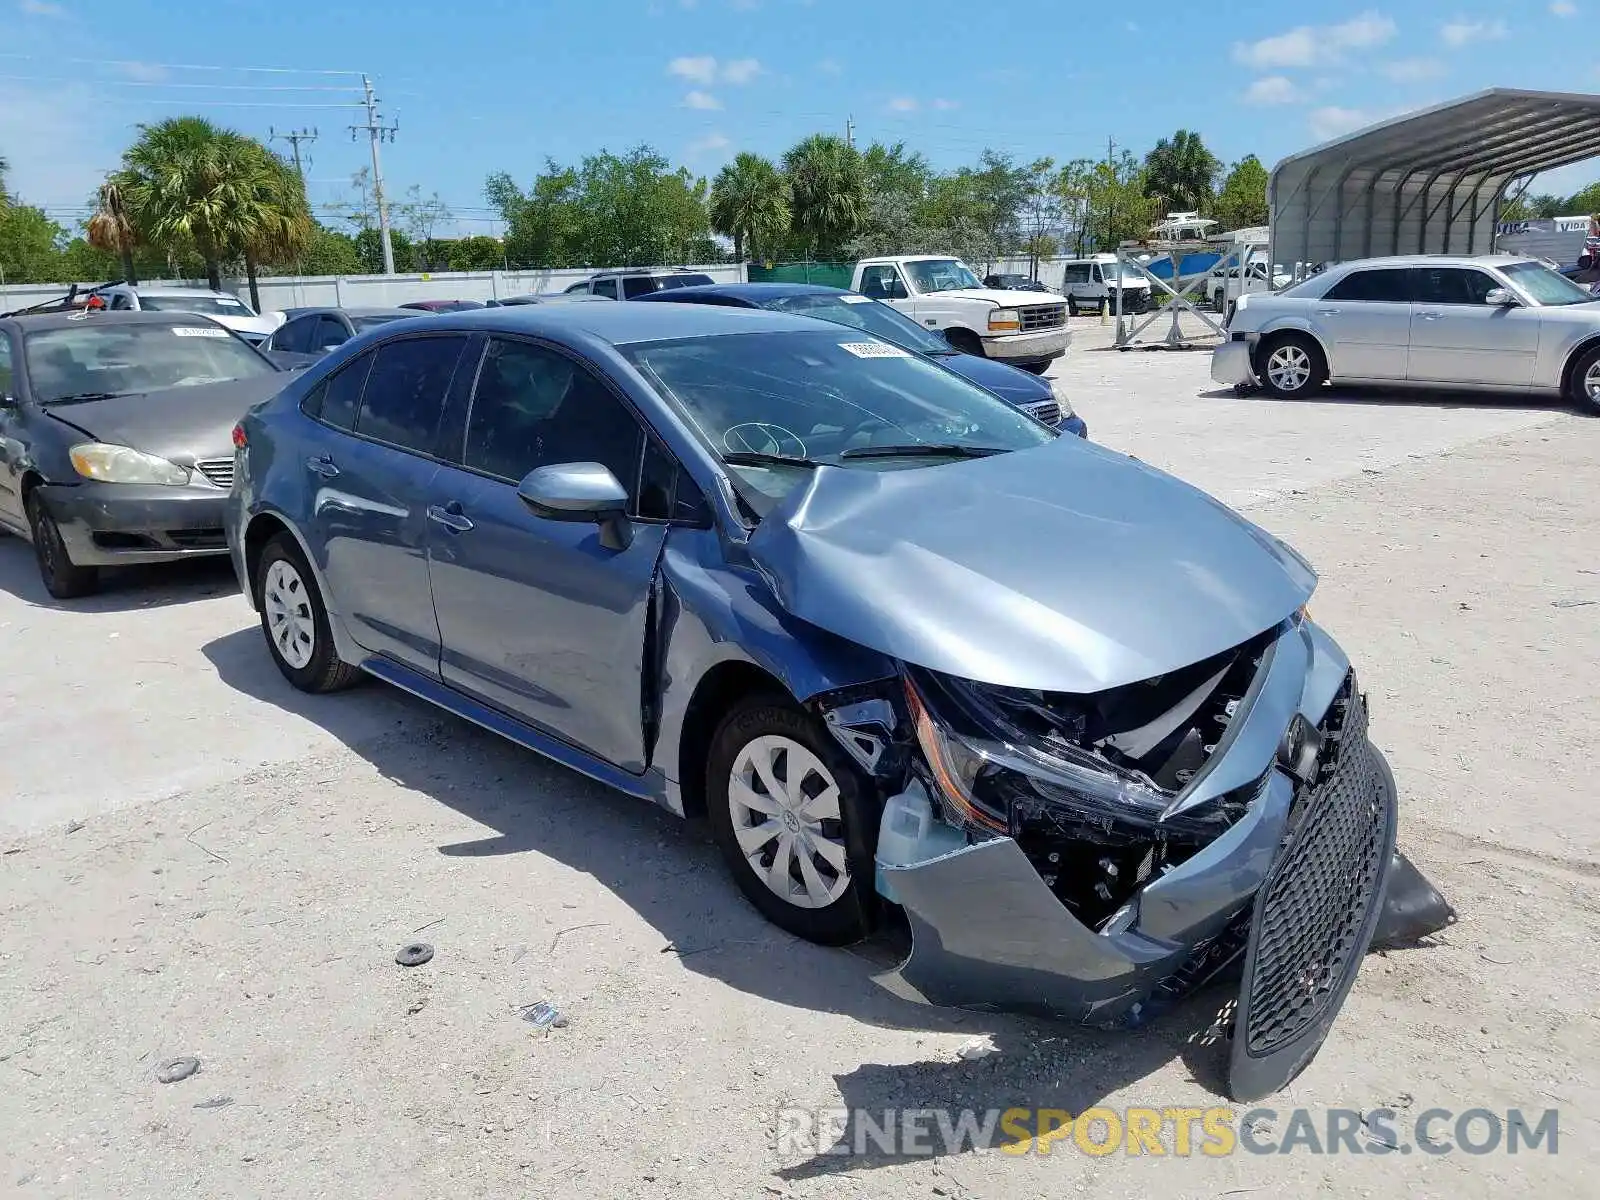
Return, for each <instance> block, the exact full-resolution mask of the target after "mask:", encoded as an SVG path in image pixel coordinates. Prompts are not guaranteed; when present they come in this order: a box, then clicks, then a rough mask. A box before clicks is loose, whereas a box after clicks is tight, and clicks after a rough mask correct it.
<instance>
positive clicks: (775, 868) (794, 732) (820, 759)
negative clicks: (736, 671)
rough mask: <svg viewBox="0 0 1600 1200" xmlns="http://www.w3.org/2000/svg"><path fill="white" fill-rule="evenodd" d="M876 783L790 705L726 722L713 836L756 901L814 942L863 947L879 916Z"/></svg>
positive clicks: (715, 783) (711, 777)
mask: <svg viewBox="0 0 1600 1200" xmlns="http://www.w3.org/2000/svg"><path fill="white" fill-rule="evenodd" d="M872 797H873V792H872V788H871V784H870V783H869V782H868V781H867V780H866V779H865V778H864V777H863V776H862V775H861V773H860V772H859V771H858V770H857V769H856V767H855V765H854V764H853V763H852V762H850V760H849V759H848V758H847V757H846V756H845V754H844V752H843V751H842V750H841V749H840V748H839V746H838V744H837V743H835V742H834V740H833V738H832V737H831V736H830V735H829V734H828V732H827V730H825V729H824V728H822V726H821V725H820V724H819V723H818V722H817V721H816V720H815V719H814V718H813V717H811V716H810V714H808V713H806V712H804V711H802V710H801V709H800V708H798V707H797V706H796V705H795V704H794V703H793V702H792V701H790V700H789V699H788V698H787V697H782V696H778V695H762V696H753V697H750V698H747V699H745V700H743V701H741V702H740V703H739V704H737V705H736V706H735V707H734V708H733V710H732V711H730V712H729V713H728V715H727V716H726V717H724V718H723V721H722V724H721V725H720V726H719V727H718V729H717V733H716V736H715V737H714V738H713V739H712V742H711V751H710V754H709V756H708V758H707V762H706V801H707V809H708V814H709V816H710V820H711V827H712V831H713V832H714V834H715V835H716V839H717V844H718V846H719V847H720V848H721V850H722V854H723V857H724V858H725V859H726V860H727V863H728V868H729V870H730V871H732V873H733V877H734V881H735V882H736V883H737V884H738V885H739V889H740V890H741V891H742V892H744V894H745V896H746V897H747V898H748V899H749V901H750V902H751V903H752V904H754V905H755V906H756V908H757V909H759V910H760V911H761V913H762V915H763V916H765V917H766V918H767V919H768V920H769V921H771V922H772V923H773V924H775V925H777V926H779V927H780V928H782V929H786V930H788V931H789V932H790V933H792V934H795V935H796V936H797V937H802V938H805V939H806V940H807V941H811V942H819V943H821V944H823V945H828V946H839V945H844V944H846V943H849V942H854V941H859V940H860V939H861V938H863V937H865V936H866V935H867V934H868V933H869V932H870V931H871V928H872V919H873V915H874V913H875V911H876V907H877V902H876V891H875V886H874V880H873V876H874V865H873V857H872V845H873V842H874V841H875V840H876V833H877V829H876V821H877V815H878V814H877V806H876V805H875V804H874V803H873V802H872Z"/></svg>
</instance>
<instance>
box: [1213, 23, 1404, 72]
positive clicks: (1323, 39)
mask: <svg viewBox="0 0 1600 1200" xmlns="http://www.w3.org/2000/svg"><path fill="white" fill-rule="evenodd" d="M1394 34H1395V24H1394V21H1393V20H1392V19H1391V18H1389V17H1387V16H1384V15H1383V14H1382V13H1379V12H1371V11H1369V12H1364V13H1362V14H1360V15H1359V16H1356V17H1352V18H1351V19H1350V20H1348V21H1344V22H1341V23H1340V24H1338V25H1301V26H1299V27H1297V28H1295V29H1291V30H1289V31H1288V32H1287V33H1280V34H1277V35H1275V36H1273V37H1267V38H1262V39H1261V40H1260V41H1255V42H1238V43H1236V44H1235V45H1234V47H1233V57H1234V58H1235V59H1237V60H1238V61H1239V62H1242V63H1244V64H1245V65H1247V66H1251V67H1255V68H1256V69H1257V70H1262V71H1266V70H1272V69H1275V68H1276V69H1285V68H1294V67H1312V66H1316V65H1317V64H1318V63H1326V62H1338V61H1340V60H1341V59H1343V58H1344V56H1345V54H1346V53H1347V52H1348V51H1351V50H1370V49H1372V48H1373V47H1375V46H1381V45H1383V44H1384V43H1385V42H1387V41H1388V40H1389V39H1390V38H1392V37H1394Z"/></svg>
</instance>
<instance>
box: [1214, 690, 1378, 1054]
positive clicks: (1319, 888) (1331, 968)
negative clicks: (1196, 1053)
mask: <svg viewBox="0 0 1600 1200" xmlns="http://www.w3.org/2000/svg"><path fill="white" fill-rule="evenodd" d="M1322 732H1323V736H1324V738H1325V739H1326V741H1325V745H1326V747H1327V749H1326V750H1325V752H1324V753H1325V757H1324V767H1323V774H1322V776H1321V778H1320V779H1319V782H1318V783H1317V784H1316V785H1315V786H1313V787H1302V789H1301V792H1300V794H1299V795H1297V796H1296V797H1295V807H1294V812H1293V817H1292V824H1293V832H1292V833H1291V834H1290V835H1289V840H1288V844H1287V846H1286V847H1285V849H1284V852H1283V855H1282V857H1281V858H1280V859H1279V861H1278V863H1277V865H1276V866H1275V867H1274V868H1273V872H1272V875H1271V876H1270V877H1269V878H1268V880H1267V882H1266V884H1265V892H1264V895H1263V897H1262V900H1261V903H1260V907H1259V910H1258V912H1259V916H1258V918H1257V919H1258V920H1259V921H1260V931H1259V935H1258V938H1257V942H1256V948H1255V968H1254V971H1253V972H1252V975H1251V978H1250V984H1249V996H1248V1001H1249V1002H1248V1004H1247V1006H1246V1012H1247V1014H1248V1016H1247V1020H1248V1027H1247V1028H1246V1030H1245V1037H1246V1039H1247V1042H1246V1045H1247V1047H1248V1049H1249V1052H1250V1054H1252V1055H1254V1056H1257V1057H1260V1056H1263V1055H1267V1054H1270V1053H1272V1051H1273V1050H1274V1049H1276V1048H1277V1047H1279V1046H1281V1045H1283V1044H1284V1043H1285V1042H1287V1041H1290V1040H1291V1039H1293V1038H1294V1037H1295V1036H1296V1035H1298V1034H1299V1033H1301V1032H1302V1031H1304V1030H1305V1029H1306V1028H1307V1026H1309V1025H1310V1024H1311V1023H1312V1022H1314V1021H1316V1020H1317V1019H1318V1018H1319V1017H1320V1016H1321V1015H1322V1014H1323V1013H1324V1010H1326V1009H1327V1008H1328V1006H1329V1005H1330V1004H1335V1005H1336V1004H1338V1003H1340V1002H1342V1000H1343V995H1344V989H1345V986H1346V984H1347V982H1348V980H1349V979H1350V978H1351V977H1352V976H1353V975H1354V973H1355V971H1356V969H1357V968H1358V966H1359V962H1360V958H1361V956H1362V955H1363V954H1365V952H1366V949H1367V947H1366V946H1365V945H1364V944H1358V943H1360V942H1361V940H1362V934H1363V932H1364V931H1365V930H1366V928H1367V914H1368V912H1369V910H1370V908H1371V906H1372V903H1373V901H1374V899H1375V892H1376V890H1377V886H1378V882H1379V880H1380V879H1381V878H1382V870H1383V865H1384V864H1383V860H1384V856H1385V845H1386V830H1387V829H1388V825H1389V811H1388V809H1389V806H1391V805H1393V804H1394V802H1395V799H1394V797H1393V796H1392V795H1390V794H1389V789H1388V788H1387V786H1386V785H1385V783H1384V776H1383V773H1382V771H1381V769H1380V767H1379V765H1378V761H1377V758H1376V756H1375V754H1374V751H1373V749H1372V745H1371V743H1370V742H1369V741H1368V740H1367V711H1366V705H1365V703H1364V702H1363V698H1362V697H1361V695H1360V694H1359V693H1357V692H1356V691H1355V689H1354V684H1353V680H1347V681H1346V684H1345V691H1344V692H1342V693H1341V694H1340V697H1339V699H1338V700H1336V701H1335V702H1334V709H1333V712H1332V714H1331V715H1330V717H1329V720H1328V721H1327V722H1326V723H1325V725H1324V727H1323V731H1322ZM1330 760H1331V761H1330Z"/></svg>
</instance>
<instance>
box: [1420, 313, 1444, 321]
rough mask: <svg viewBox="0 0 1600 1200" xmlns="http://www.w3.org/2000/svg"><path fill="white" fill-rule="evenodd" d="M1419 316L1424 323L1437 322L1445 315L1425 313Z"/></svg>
mask: <svg viewBox="0 0 1600 1200" xmlns="http://www.w3.org/2000/svg"><path fill="white" fill-rule="evenodd" d="M1417 316H1419V317H1421V318H1422V319H1423V320H1424V321H1437V320H1438V319H1439V318H1440V317H1442V316H1444V314H1443V313H1438V312H1425V313H1418V314H1417Z"/></svg>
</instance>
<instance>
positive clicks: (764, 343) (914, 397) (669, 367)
mask: <svg viewBox="0 0 1600 1200" xmlns="http://www.w3.org/2000/svg"><path fill="white" fill-rule="evenodd" d="M622 350H623V353H624V354H625V355H626V356H627V358H628V360H629V361H630V362H632V363H633V365H634V366H635V367H636V368H637V369H638V370H639V372H640V373H641V374H642V375H643V376H644V377H645V379H646V380H648V381H649V383H650V384H651V386H652V387H654V388H655V389H656V391H657V392H658V393H659V394H660V395H661V396H662V398H663V399H664V400H666V402H667V403H668V404H670V405H672V406H673V407H674V408H675V409H677V410H678V411H679V412H680V413H682V414H683V416H684V417H685V419H686V420H687V421H688V422H689V423H690V424H691V425H692V426H693V427H694V428H695V429H696V430H698V432H699V433H700V435H701V437H702V438H703V439H704V440H705V442H706V444H707V445H708V446H709V447H710V448H711V450H712V452H713V453H715V454H717V455H719V456H720V457H722V458H724V459H727V458H728V457H730V456H732V457H734V458H735V459H737V458H738V457H739V456H740V455H746V456H750V455H755V456H762V455H765V456H770V457H773V458H776V459H779V460H780V461H772V462H766V463H750V462H735V463H734V464H732V468H731V469H732V470H734V471H735V472H737V473H738V475H739V476H740V478H742V479H743V480H744V482H745V483H747V484H749V485H750V487H751V488H753V489H755V491H756V492H757V493H759V494H760V495H761V496H764V497H766V498H767V499H768V500H769V501H772V500H776V499H777V498H778V497H781V496H783V495H784V494H785V493H787V492H788V491H789V490H790V489H791V488H793V487H794V486H795V485H796V484H797V483H799V482H800V481H801V480H803V479H804V478H805V477H806V475H807V473H808V472H809V469H810V466H811V465H814V464H816V463H829V464H831V465H838V466H844V467H849V468H861V469H867V470H884V469H890V468H896V467H898V468H911V467H918V466H928V465H932V464H935V463H939V462H947V461H949V460H951V459H955V458H960V457H963V456H964V454H965V453H966V452H968V451H971V452H975V453H977V452H986V451H997V450H998V451H1007V450H1026V449H1028V448H1029V447H1032V446H1038V445H1042V444H1043V443H1045V442H1049V441H1053V440H1054V439H1055V437H1056V434H1055V433H1054V432H1053V431H1051V430H1049V429H1046V428H1045V427H1044V426H1042V425H1040V424H1038V423H1037V422H1036V421H1034V420H1032V419H1031V418H1029V417H1026V416H1024V415H1023V414H1022V413H1020V412H1018V411H1017V410H1016V409H1014V408H1012V407H1011V406H1010V405H1009V404H1007V403H1006V402H1005V401H1003V400H1000V399H999V398H997V397H995V396H993V395H991V394H990V393H988V392H986V391H984V390H983V389H982V388H980V387H978V386H976V385H975V384H971V383H968V382H967V381H966V380H965V379H962V378H961V377H960V376H959V375H956V374H954V373H952V372H950V371H947V370H945V369H944V368H943V367H940V366H938V365H936V364H935V363H932V362H929V361H928V360H927V359H925V358H921V357H919V356H917V355H915V354H911V353H909V352H908V351H906V350H903V349H901V348H899V347H898V346H892V345H890V344H889V343H887V342H883V341H879V340H877V339H874V338H868V337H866V336H862V335H858V336H855V337H852V336H851V335H850V334H848V333H844V332H842V331H841V332H838V333H830V332H826V331H819V332H811V331H806V332H801V333H745V334H728V335H723V336H714V337H699V338H683V339H681V340H677V341H670V342H645V343H640V344H639V345H635V346H627V347H623V348H622ZM906 447H913V448H916V447H922V448H928V447H943V448H946V449H945V452H942V453H931V454H928V455H926V456H923V455H921V454H916V455H914V456H911V457H887V456H886V457H882V458H879V457H874V455H875V453H877V452H880V451H886V450H888V449H889V448H896V449H899V450H901V451H903V450H904V449H905V448H906ZM781 460H790V461H781Z"/></svg>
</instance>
